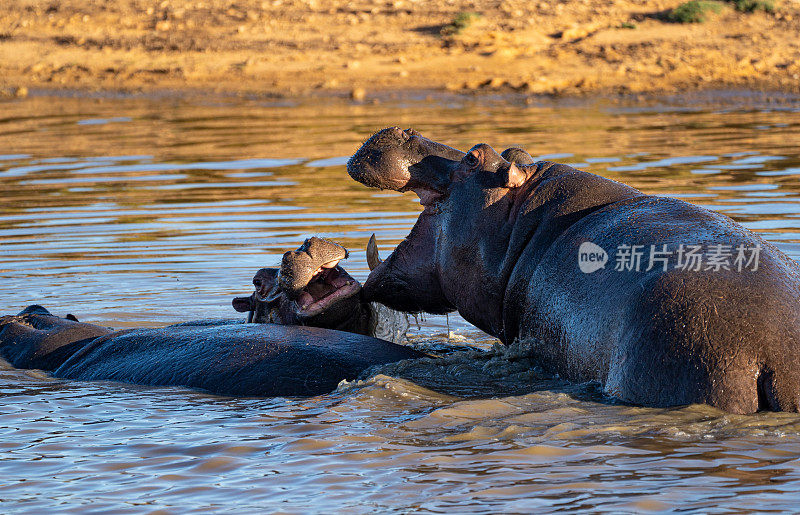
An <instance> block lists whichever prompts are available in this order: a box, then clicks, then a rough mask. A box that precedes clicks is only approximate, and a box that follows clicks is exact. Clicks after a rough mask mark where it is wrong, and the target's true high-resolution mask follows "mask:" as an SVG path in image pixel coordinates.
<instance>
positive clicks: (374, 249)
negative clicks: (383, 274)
mask: <svg viewBox="0 0 800 515" xmlns="http://www.w3.org/2000/svg"><path fill="white" fill-rule="evenodd" d="M382 262H383V260H382V259H381V256H380V254H378V244H377V243H376V242H375V233H373V234H372V236H370V237H369V242H367V265H369V269H370V271H372V270H375V268H376V267H377V266H378V265H380V264H381V263H382Z"/></svg>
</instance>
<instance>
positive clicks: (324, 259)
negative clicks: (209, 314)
mask: <svg viewBox="0 0 800 515" xmlns="http://www.w3.org/2000/svg"><path fill="white" fill-rule="evenodd" d="M347 255H348V254H347V250H345V249H344V247H342V246H341V245H338V244H336V243H334V242H332V241H329V240H325V239H322V238H317V237H313V238H309V239H307V240H306V241H305V242H304V243H303V244H302V245H301V246H300V247H299V248H298V249H297V250H293V251H290V252H287V253H286V254H284V255H283V260H282V262H281V266H280V268H262V269H261V270H259V271H258V272H257V273H256V275H255V277H253V285H254V286H255V291H254V292H253V294H252V295H251V296H250V297H237V298H235V299H233V307H234V309H236V310H237V311H240V312H249V315H248V320H247V321H248V322H256V323H267V322H269V323H276V324H281V325H309V326H315V327H327V328H337V327H340V326H343V325H345V324H346V323H347V322H348V320H350V319H352V318H353V317H355V316H357V315H358V314H360V305H361V304H360V302H361V301H360V298H359V295H358V293H359V291H360V290H361V284H359V282H358V281H356V280H355V279H353V278H352V277H350V275H349V274H348V273H347V272H346V271H345V270H344V268H342V267H341V266H339V261H341V260H342V259H345V258H347Z"/></svg>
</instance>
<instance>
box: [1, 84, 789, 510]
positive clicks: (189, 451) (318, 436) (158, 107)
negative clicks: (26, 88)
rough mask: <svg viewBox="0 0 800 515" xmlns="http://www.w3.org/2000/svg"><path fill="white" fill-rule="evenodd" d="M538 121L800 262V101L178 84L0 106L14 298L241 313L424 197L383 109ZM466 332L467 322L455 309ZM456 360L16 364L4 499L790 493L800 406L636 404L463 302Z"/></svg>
mask: <svg viewBox="0 0 800 515" xmlns="http://www.w3.org/2000/svg"><path fill="white" fill-rule="evenodd" d="M393 124H397V125H401V126H414V127H415V128H416V129H418V130H420V131H422V132H423V133H426V134H427V135H429V136H430V137H433V138H436V139H441V140H443V141H447V142H449V143H451V144H453V145H455V146H458V147H461V148H464V149H466V148H468V147H470V146H471V145H472V144H474V143H477V142H486V143H489V144H491V145H493V146H495V147H503V146H508V145H512V144H516V145H522V146H524V147H525V148H527V149H528V150H529V151H530V152H531V153H532V154H534V155H536V156H541V157H544V158H549V159H553V160H558V161H561V162H566V163H571V164H575V165H576V166H579V167H581V168H583V169H586V170H589V171H592V172H595V173H598V174H601V175H604V176H607V177H611V178H614V179H617V180H621V181H625V182H627V183H630V184H632V185H634V186H636V187H638V188H640V189H643V190H644V191H646V192H648V193H657V194H664V195H673V196H678V197H681V198H684V199H686V200H688V201H691V202H695V203H698V204H700V205H703V206H706V207H708V208H711V209H715V210H718V211H721V212H724V213H726V214H728V215H729V216H732V217H733V218H735V219H736V220H738V221H740V222H742V223H743V224H745V225H746V226H747V227H749V228H750V229H752V230H754V231H757V232H759V233H761V234H762V235H763V236H764V237H765V238H767V239H768V240H770V241H772V242H774V243H776V244H777V245H778V246H779V247H780V248H781V249H783V250H784V251H785V252H786V253H787V254H789V255H790V256H791V257H793V258H795V259H800V245H799V244H798V242H800V196H799V195H800V104H794V105H793V104H791V103H788V104H787V103H783V104H781V105H770V104H759V103H758V102H755V103H749V104H748V107H737V106H736V104H725V103H717V104H689V105H686V104H685V103H682V102H672V103H653V104H651V105H646V106H624V105H622V106H621V105H616V104H606V103H586V104H580V105H576V104H546V105H533V106H525V105H523V104H521V103H520V104H517V103H515V102H514V101H513V100H502V99H497V100H488V101H481V102H480V103H478V102H470V101H463V100H460V101H457V100H449V99H442V100H440V101H437V102H426V101H415V100H408V101H403V102H399V101H395V102H384V103H382V104H378V105H363V106H353V105H346V104H337V103H335V102H317V103H310V104H304V105H294V104H272V105H271V104H267V103H263V102H255V101H253V102H249V101H241V102H225V101H222V102H220V101H213V102H212V101H209V102H199V101H195V102H181V101H176V100H170V99H150V100H147V99H126V98H115V99H86V98H83V99H72V98H31V99H26V100H23V101H13V102H9V101H5V102H2V103H0V312H2V313H11V312H16V311H18V310H20V309H21V308H23V307H25V306H26V305H28V304H31V303H39V304H43V305H45V306H47V307H48V308H50V309H51V310H52V311H53V312H55V313H57V314H62V315H63V314H66V313H67V312H70V313H74V314H75V315H77V316H78V317H79V318H80V319H81V320H85V321H93V322H96V323H100V324H105V325H109V326H113V327H120V328H121V327H131V326H156V325H160V324H164V323H168V322H175V321H183V320H190V319H193V318H205V317H229V316H234V315H235V313H234V312H233V311H232V309H231V308H230V299H231V297H232V296H234V295H240V294H243V293H246V292H248V291H249V289H250V278H251V277H252V274H253V272H254V271H255V270H256V269H257V268H259V267H261V266H265V265H272V264H276V263H277V262H278V260H279V257H280V255H281V254H282V253H283V251H284V250H286V249H289V248H293V247H295V246H296V245H297V244H298V243H299V242H300V241H302V239H303V238H304V237H305V236H307V235H310V234H318V235H321V236H325V237H331V238H335V239H336V240H338V241H340V242H342V243H343V244H344V245H346V246H347V247H349V248H351V249H352V250H353V252H352V254H351V258H350V259H349V261H348V263H347V265H346V266H347V268H348V269H349V270H350V271H351V273H352V274H353V275H354V276H356V277H357V278H359V279H363V278H364V277H366V274H367V270H366V263H365V256H364V252H363V249H364V247H365V245H366V241H367V239H368V237H369V235H370V234H372V233H373V232H375V233H376V234H377V237H378V240H379V242H381V247H382V250H383V252H384V254H385V253H387V252H388V251H389V250H391V248H393V246H394V245H396V244H397V243H398V242H399V241H400V240H401V239H402V238H403V236H404V235H405V234H406V233H407V231H408V230H409V228H410V227H411V225H412V223H413V221H414V220H415V218H416V215H417V213H418V212H419V209H420V208H419V205H418V204H417V202H416V199H415V198H414V197H413V195H411V194H408V195H401V194H397V193H393V192H378V191H373V190H368V189H366V188H364V187H362V186H361V185H359V184H356V183H355V182H353V181H350V180H349V179H348V178H347V176H346V174H345V172H344V166H343V163H344V162H345V160H346V157H347V156H348V155H349V154H351V153H352V152H353V151H354V150H355V148H356V147H357V146H358V145H359V143H360V142H361V141H362V140H363V139H364V138H365V137H366V136H367V135H368V134H369V133H370V132H371V131H373V130H375V129H377V128H380V127H383V126H387V125H393ZM448 327H449V330H450V332H451V334H450V338H449V340H448V338H447V330H448ZM412 338H413V340H414V342H415V343H416V344H418V345H421V346H428V347H429V348H434V349H436V350H437V351H438V352H440V353H442V354H445V355H446V356H445V357H444V358H443V359H440V360H427V361H420V362H418V363H412V364H407V365H401V366H390V367H386V368H384V369H382V370H377V371H375V372H374V373H373V374H372V375H371V377H369V378H368V379H366V380H364V381H361V382H354V383H352V384H348V385H342V387H341V388H340V389H339V390H338V391H336V392H334V393H333V394H330V395H325V396H321V397H316V398H311V399H284V398H279V399H227V398H219V397H212V396H208V395H204V394H202V393H197V392H192V391H187V390H182V389H176V388H169V389H165V388H144V387H137V386H130V385H121V384H116V383H81V382H70V381H58V380H53V379H50V378H48V377H47V376H46V375H45V374H43V373H40V372H36V371H20V370H14V369H11V368H10V367H8V366H7V365H0V396H1V397H2V398H0V413H2V417H0V511H2V512H9V511H17V510H19V511H42V510H45V509H50V510H52V509H58V510H61V511H74V512H80V513H84V512H89V511H91V510H94V511H98V512H107V511H118V512H123V511H130V512H139V511H152V510H156V509H165V510H167V511H170V512H176V513H184V512H189V511H200V510H207V509H213V510H216V511H257V510H268V511H283V512H309V511H316V512H331V511H344V512H348V513H349V512H354V513H360V512H374V511H376V510H377V511H385V510H387V509H390V508H392V509H399V510H403V511H421V512H458V513H463V512H487V511H517V512H537V513H543V512H552V511H562V510H577V509H588V510H596V511H612V512H620V511H647V510H670V509H681V510H697V511H702V512H729V511H751V510H777V511H796V510H797V502H798V499H800V417H798V416H797V415H792V414H758V415H754V416H735V415H728V414H725V413H722V412H719V411H716V410H714V409H711V408H709V407H706V406H688V407H683V408H678V409H646V408H637V407H629V406H620V405H616V404H614V403H613V402H610V401H609V399H606V398H604V396H603V395H602V392H600V391H599V390H598V388H597V387H596V385H592V384H586V385H570V384H566V383H563V382H560V381H558V380H552V379H547V378H546V377H544V376H542V375H541V374H539V373H538V372H537V371H536V369H535V364H533V363H530V362H527V361H526V360H525V358H524V357H520V356H519V355H518V354H516V353H515V352H514V349H511V350H510V351H505V352H504V351H500V350H496V349H495V350H491V347H492V339H491V338H489V337H487V336H486V335H484V334H482V333H480V332H478V331H476V330H475V329H473V328H471V327H470V326H469V324H467V323H466V322H464V321H463V320H461V319H459V318H458V317H450V319H449V321H448V320H446V319H444V318H442V317H427V318H426V319H425V320H422V321H420V327H419V328H415V329H414V331H413V335H412Z"/></svg>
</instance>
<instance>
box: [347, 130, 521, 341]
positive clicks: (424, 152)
mask: <svg viewBox="0 0 800 515" xmlns="http://www.w3.org/2000/svg"><path fill="white" fill-rule="evenodd" d="M505 154H506V155H507V156H509V157H510V158H512V159H513V160H514V161H518V162H520V161H522V162H525V163H530V162H532V161H533V159H532V158H531V157H530V155H529V154H528V153H527V152H525V151H524V150H521V149H509V150H507V151H506V152H505ZM533 170H535V167H527V166H517V165H516V164H514V163H513V162H509V161H507V160H506V159H504V158H503V156H501V155H500V154H498V153H497V152H495V151H494V150H493V149H492V148H491V147H489V146H488V145H483V144H481V145H476V146H475V147H473V148H472V149H471V150H470V151H469V152H468V153H466V154H465V153H463V152H461V151H459V150H456V149H453V148H451V147H448V146H446V145H442V144H440V143H436V142H433V141H431V140H428V139H426V138H423V137H422V136H420V135H419V134H418V133H416V132H414V131H412V130H407V131H402V130H400V129H398V128H396V127H392V128H389V129H383V130H382V131H380V132H378V133H377V134H375V135H374V136H372V137H371V138H369V139H368V140H367V141H366V142H365V143H364V145H363V146H362V147H361V148H360V149H359V150H358V151H357V152H356V153H355V155H354V156H353V157H352V158H351V159H350V161H349V162H348V164H347V171H348V173H349V174H350V176H351V177H353V178H354V179H355V180H357V181H359V182H361V183H363V184H365V185H367V186H372V187H378V188H387V189H393V190H396V191H409V190H413V191H414V192H416V193H417V195H418V196H419V198H420V203H421V204H422V205H423V207H424V209H423V211H422V213H421V214H420V216H419V218H418V220H417V222H416V224H415V225H414V228H413V229H412V230H411V233H410V234H409V235H408V236H407V237H406V239H405V240H404V241H403V242H402V243H400V245H398V246H397V248H396V249H395V251H394V252H393V253H392V254H391V255H390V256H389V257H388V258H387V259H386V260H385V261H384V262H382V263H381V264H380V265H379V266H378V267H377V268H376V269H375V270H374V271H373V272H372V273H370V276H369V278H368V279H367V281H366V282H365V283H364V290H363V297H364V299H365V300H367V301H376V302H380V303H383V304H386V305H387V306H389V307H390V308H393V309H399V310H402V311H426V312H429V313H446V312H449V311H453V310H455V309H456V307H457V308H458V310H459V312H460V313H461V314H462V315H466V316H465V318H467V317H469V318H467V319H468V320H469V321H471V322H473V323H474V324H475V325H477V326H478V327H480V328H481V329H483V330H485V331H487V332H489V333H490V334H495V335H496V334H499V333H500V332H501V330H502V315H501V312H500V310H501V307H502V292H503V291H504V286H505V281H507V279H508V270H507V269H505V268H504V266H505V264H504V262H505V261H506V249H507V247H508V245H507V244H508V240H509V238H510V233H511V230H512V226H513V217H514V213H515V212H516V210H515V209H514V206H515V205H516V204H518V201H519V199H521V198H522V196H521V195H518V194H517V190H518V189H520V186H522V185H523V184H524V183H525V182H526V181H527V179H528V178H529V175H530V174H531V173H532V172H533ZM492 297H499V298H492Z"/></svg>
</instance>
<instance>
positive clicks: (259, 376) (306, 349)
mask: <svg viewBox="0 0 800 515" xmlns="http://www.w3.org/2000/svg"><path fill="white" fill-rule="evenodd" d="M420 356H421V354H420V353H418V352H416V351H414V350H412V349H409V348H407V347H402V346H400V345H395V344H392V343H389V342H386V341H383V340H379V339H377V338H371V337H368V336H362V335H357V334H352V333H345V332H342V331H336V330H332V329H320V328H316V327H299V326H278V325H274V324H241V325H227V326H218V327H193V326H173V327H168V328H160V329H136V330H131V331H123V332H120V333H115V334H112V335H109V336H106V337H103V338H98V339H97V340H95V341H94V342H93V343H92V344H91V345H89V346H87V347H86V348H85V349H83V350H82V351H80V352H78V353H76V354H75V355H74V356H73V357H72V358H71V359H70V360H68V361H67V362H66V363H64V364H63V365H62V366H61V367H60V368H58V369H57V370H56V371H55V372H54V375H55V376H56V377H63V378H69V379H82V380H114V381H122V382H128V383H136V384H144V385H153V386H186V387H190V388H200V389H203V390H206V391H208V392H211V393H214V394H219V395H237V396H276V395H286V396H302V395H318V394H321V393H326V392H330V391H332V390H334V389H335V388H336V386H337V385H338V384H339V382H340V381H341V380H342V379H348V380H352V379H355V378H356V377H358V375H359V374H360V373H361V372H362V371H364V370H365V369H367V368H368V367H370V366H373V365H378V364H383V363H391V362H394V361H399V360H402V359H408V358H417V357H420Z"/></svg>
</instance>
